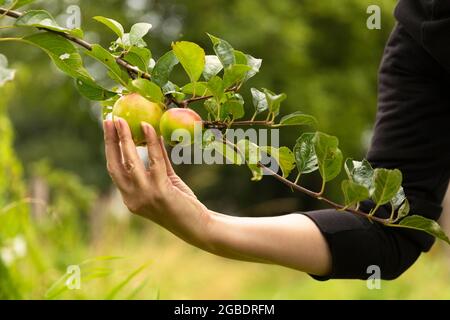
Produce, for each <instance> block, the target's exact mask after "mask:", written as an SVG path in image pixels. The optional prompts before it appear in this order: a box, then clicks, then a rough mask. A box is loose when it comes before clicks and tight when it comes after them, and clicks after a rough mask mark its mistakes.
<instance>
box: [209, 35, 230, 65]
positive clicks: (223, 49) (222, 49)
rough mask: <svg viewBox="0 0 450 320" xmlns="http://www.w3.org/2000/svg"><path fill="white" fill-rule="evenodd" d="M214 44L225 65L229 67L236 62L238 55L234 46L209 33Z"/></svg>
mask: <svg viewBox="0 0 450 320" xmlns="http://www.w3.org/2000/svg"><path fill="white" fill-rule="evenodd" d="M208 36H209V38H210V39H211V42H212V43H213V46H214V52H215V53H216V55H217V57H218V58H219V60H220V62H221V63H222V65H223V67H224V68H226V67H229V66H231V65H233V64H235V63H236V57H235V53H234V49H233V47H232V46H231V45H230V44H229V43H228V42H227V41H225V40H222V39H220V38H217V37H215V36H213V35H211V34H208Z"/></svg>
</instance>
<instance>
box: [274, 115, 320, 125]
mask: <svg viewBox="0 0 450 320" xmlns="http://www.w3.org/2000/svg"><path fill="white" fill-rule="evenodd" d="M285 126H310V127H316V126H317V120H316V118H314V117H313V116H310V115H308V114H304V113H301V112H300V111H297V112H294V113H292V114H289V115H287V116H284V117H283V118H281V121H280V123H279V124H277V125H275V126H274V127H285Z"/></svg>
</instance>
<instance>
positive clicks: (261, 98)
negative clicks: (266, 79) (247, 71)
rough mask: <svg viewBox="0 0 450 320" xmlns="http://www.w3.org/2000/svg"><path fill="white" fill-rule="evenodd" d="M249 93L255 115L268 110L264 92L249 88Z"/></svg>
mask: <svg viewBox="0 0 450 320" xmlns="http://www.w3.org/2000/svg"><path fill="white" fill-rule="evenodd" d="M250 91H251V93H252V97H253V106H254V107H255V111H256V113H257V114H259V113H263V112H264V111H267V110H269V103H268V102H267V98H266V95H265V94H264V92H261V91H259V90H258V89H255V88H251V89H250Z"/></svg>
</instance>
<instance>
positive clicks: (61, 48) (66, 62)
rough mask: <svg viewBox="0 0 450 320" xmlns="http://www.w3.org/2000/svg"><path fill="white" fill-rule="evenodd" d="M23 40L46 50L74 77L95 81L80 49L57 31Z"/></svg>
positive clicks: (54, 60) (55, 62) (56, 62)
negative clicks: (86, 66) (88, 70)
mask: <svg viewBox="0 0 450 320" xmlns="http://www.w3.org/2000/svg"><path fill="white" fill-rule="evenodd" d="M23 41H24V42H26V43H29V44H32V45H34V46H36V47H39V48H41V49H42V50H44V52H45V53H47V55H48V56H49V57H50V58H51V59H52V61H53V63H54V64H55V65H56V66H57V67H58V68H59V69H60V70H61V71H63V72H64V73H66V74H67V75H69V76H71V77H72V78H75V79H81V80H85V81H86V82H89V81H93V80H92V77H91V76H90V75H89V73H88V72H87V70H86V69H85V68H84V67H83V61H82V59H81V56H80V54H79V53H78V50H77V49H76V47H75V46H74V45H73V44H72V43H71V42H70V41H69V40H67V39H65V38H63V37H62V36H60V35H58V34H55V33H49V32H43V33H36V34H33V35H30V36H27V37H25V38H23Z"/></svg>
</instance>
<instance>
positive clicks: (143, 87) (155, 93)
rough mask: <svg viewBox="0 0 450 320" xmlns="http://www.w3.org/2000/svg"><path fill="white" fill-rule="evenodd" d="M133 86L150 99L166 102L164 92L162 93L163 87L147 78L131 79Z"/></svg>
mask: <svg viewBox="0 0 450 320" xmlns="http://www.w3.org/2000/svg"><path fill="white" fill-rule="evenodd" d="M131 86H132V88H133V89H135V90H136V91H137V92H138V93H139V94H140V95H142V96H144V97H145V98H147V99H148V100H150V101H153V102H156V103H163V102H164V94H163V93H162V91H161V88H160V87H159V86H158V85H156V84H155V83H153V82H151V81H149V80H147V79H142V78H139V79H135V80H133V81H131Z"/></svg>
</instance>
